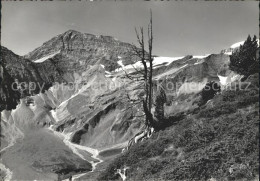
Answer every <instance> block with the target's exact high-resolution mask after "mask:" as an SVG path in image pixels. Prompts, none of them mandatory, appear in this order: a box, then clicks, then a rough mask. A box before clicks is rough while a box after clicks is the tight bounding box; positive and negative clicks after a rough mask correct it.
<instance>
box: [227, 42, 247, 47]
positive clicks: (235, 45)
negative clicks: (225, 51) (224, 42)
mask: <svg viewBox="0 0 260 181" xmlns="http://www.w3.org/2000/svg"><path fill="white" fill-rule="evenodd" d="M244 42H245V41H240V42H237V43H234V44H233V45H231V47H230V48H238V47H239V46H240V45H243V44H244Z"/></svg>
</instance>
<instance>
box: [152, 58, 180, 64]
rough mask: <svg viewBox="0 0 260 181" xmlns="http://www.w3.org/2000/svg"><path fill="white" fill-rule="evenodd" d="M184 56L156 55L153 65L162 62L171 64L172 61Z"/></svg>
mask: <svg viewBox="0 0 260 181" xmlns="http://www.w3.org/2000/svg"><path fill="white" fill-rule="evenodd" d="M182 58H184V57H154V60H153V65H154V66H156V65H161V64H166V65H169V64H170V63H171V62H173V61H175V60H179V59H182Z"/></svg>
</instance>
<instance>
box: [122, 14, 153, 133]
mask: <svg viewBox="0 0 260 181" xmlns="http://www.w3.org/2000/svg"><path fill="white" fill-rule="evenodd" d="M147 31H148V32H147V33H148V52H147V51H146V50H145V47H146V45H145V40H144V29H143V27H140V29H139V31H138V30H137V29H136V28H135V33H136V37H137V43H138V45H139V46H138V47H136V46H133V51H132V57H133V58H134V57H136V60H135V62H136V61H140V62H141V64H142V69H137V68H136V67H134V66H133V69H134V70H135V72H134V74H129V73H127V71H125V70H124V71H125V75H126V77H127V78H129V79H131V80H133V81H139V82H140V83H141V85H142V86H143V87H142V89H143V91H144V95H143V97H142V99H141V100H140V99H139V100H131V99H130V97H129V96H127V98H128V100H129V101H130V102H133V103H136V102H138V103H140V104H142V109H143V112H144V115H145V126H146V127H147V128H151V127H152V128H154V129H156V126H157V125H156V121H155V119H154V118H153V114H152V113H151V110H152V106H153V60H154V58H153V54H152V51H153V21H152V11H150V22H149V24H148V28H147Z"/></svg>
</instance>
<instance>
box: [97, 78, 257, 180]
mask: <svg viewBox="0 0 260 181" xmlns="http://www.w3.org/2000/svg"><path fill="white" fill-rule="evenodd" d="M248 80H249V81H250V82H251V85H250V87H249V88H248V89H247V90H225V91H222V93H221V94H220V95H217V96H215V97H214V99H213V100H212V101H211V102H210V103H208V104H207V105H205V106H203V107H201V108H200V110H196V111H194V112H192V113H191V114H189V115H188V116H186V117H185V118H184V119H182V120H181V121H180V122H179V123H178V124H177V125H175V126H171V127H169V128H167V129H166V130H163V131H160V132H157V133H154V134H153V135H152V137H151V138H150V139H148V140H145V141H143V142H141V143H138V144H136V145H134V146H133V147H132V148H131V149H130V150H129V151H128V152H126V153H124V154H122V155H120V156H119V157H117V158H116V159H115V160H114V161H113V162H112V163H111V164H110V165H109V166H108V167H107V168H106V170H105V171H104V172H102V173H101V174H100V176H99V180H118V179H120V177H119V175H118V174H115V172H116V169H118V168H123V167H124V166H129V167H130V169H129V170H128V172H127V177H128V179H129V180H160V179H161V180H208V179H210V178H215V179H217V180H240V179H245V180H252V179H253V178H255V177H256V176H257V175H258V171H259V168H258V161H259V157H258V142H259V132H258V125H259V122H258V118H259V115H258V109H259V103H258V100H259V97H258V95H259V94H258V90H259V83H258V75H255V76H254V77H251V78H249V79H248ZM240 85H242V88H245V87H246V84H244V83H242V84H240ZM235 87H238V86H236V85H232V88H233V89H234V88H235Z"/></svg>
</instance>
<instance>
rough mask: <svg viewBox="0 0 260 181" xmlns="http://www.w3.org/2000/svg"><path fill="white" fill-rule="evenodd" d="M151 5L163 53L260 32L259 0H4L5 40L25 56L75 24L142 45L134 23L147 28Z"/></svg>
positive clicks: (197, 50) (211, 47) (212, 49)
mask: <svg viewBox="0 0 260 181" xmlns="http://www.w3.org/2000/svg"><path fill="white" fill-rule="evenodd" d="M150 9H151V10H152V13H153V32H154V46H153V54H154V55H158V56H165V57H177V56H185V55H205V54H209V53H219V52H220V51H221V50H222V49H224V48H228V47H230V46H231V45H232V44H234V43H236V42H240V41H243V40H245V39H246V38H247V36H248V35H249V34H250V35H251V36H253V35H258V34H259V26H258V25H259V5H258V2H256V1H250V2H242V1H238V2H237V1H212V2H205V1H192V2H191V1H189V2H187V1H186V2H184V1H156V0H153V1H150V2H144V1H137V0H136V1H135V0H132V1H130V0H128V1H112V0H110V1H105V0H103V1H94V2H90V1H65V2H62V1H54V2H51V1H33V2H32V1H2V12H1V13H2V16H1V44H2V45H3V46H5V47H7V48H8V49H10V50H12V51H13V52H14V53H16V54H18V55H25V54H27V53H29V52H30V51H32V50H34V49H35V48H37V47H39V46H41V45H42V44H43V43H44V42H46V41H48V40H49V39H51V38H52V37H54V36H56V35H58V34H61V33H64V32H65V31H67V30H71V29H72V30H77V31H80V32H82V33H91V34H94V35H110V36H113V37H115V38H117V39H119V40H120V41H124V42H128V43H134V44H137V40H136V35H135V30H134V28H135V27H137V28H139V27H141V26H142V27H144V29H145V32H147V26H148V23H149V16H150V15H149V11H150ZM145 35H147V33H146V34H145Z"/></svg>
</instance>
